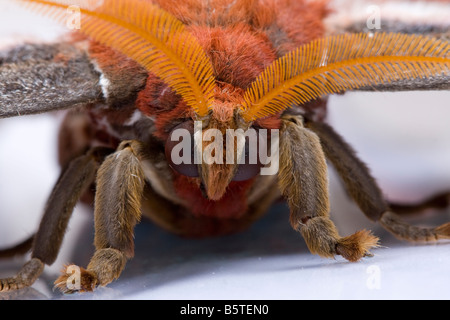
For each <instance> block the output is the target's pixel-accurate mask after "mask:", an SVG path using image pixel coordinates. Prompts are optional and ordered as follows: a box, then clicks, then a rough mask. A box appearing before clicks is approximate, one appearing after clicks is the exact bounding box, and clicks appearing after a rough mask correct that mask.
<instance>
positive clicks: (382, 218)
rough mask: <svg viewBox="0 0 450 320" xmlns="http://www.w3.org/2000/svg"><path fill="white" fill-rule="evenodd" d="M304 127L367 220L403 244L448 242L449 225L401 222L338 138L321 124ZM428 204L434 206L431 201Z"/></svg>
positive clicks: (359, 163)
mask: <svg viewBox="0 0 450 320" xmlns="http://www.w3.org/2000/svg"><path fill="white" fill-rule="evenodd" d="M306 126H307V127H308V128H310V129H311V130H312V131H314V132H315V133H316V134H317V135H318V136H319V138H320V142H321V145H322V148H323V150H324V152H325V155H326V156H327V158H328V159H330V161H331V162H332V163H333V165H334V166H335V168H336V170H337V172H338V174H339V175H340V177H341V178H342V180H343V181H344V184H345V187H346V189H347V191H348V192H349V194H350V196H351V197H352V198H353V199H354V200H355V202H356V203H357V205H358V206H359V208H360V209H361V210H362V212H363V213H364V214H365V215H366V216H367V217H368V218H369V219H371V220H372V221H374V222H375V221H379V222H380V223H381V225H382V226H383V227H384V228H385V229H387V230H388V231H390V232H391V233H392V234H394V235H395V236H396V237H397V238H400V239H403V240H408V241H425V242H429V241H436V240H439V239H449V238H450V223H446V224H443V225H441V226H439V227H436V228H421V227H416V226H412V225H410V224H408V223H405V222H404V221H402V219H401V218H400V216H399V215H398V214H396V213H395V211H394V210H393V208H395V207H393V208H390V207H389V204H388V203H387V202H386V200H385V199H384V197H383V194H382V192H381V190H380V189H379V187H378V185H377V183H376V182H375V179H374V178H373V177H372V176H371V175H370V172H369V169H368V168H367V167H366V165H365V164H364V163H363V162H362V161H361V160H359V159H358V158H357V157H356V155H355V152H354V151H353V149H352V148H351V147H350V146H349V145H348V144H347V143H346V142H345V141H344V140H343V139H342V137H341V136H339V135H338V134H337V133H336V132H334V130H333V129H332V128H331V127H330V126H328V125H327V124H325V123H319V122H313V121H307V122H306ZM443 197H445V195H444V194H443V195H439V196H437V197H436V198H435V200H443ZM431 200H432V199H431ZM447 203H448V199H447ZM429 204H436V203H434V201H431V202H430V203H429Z"/></svg>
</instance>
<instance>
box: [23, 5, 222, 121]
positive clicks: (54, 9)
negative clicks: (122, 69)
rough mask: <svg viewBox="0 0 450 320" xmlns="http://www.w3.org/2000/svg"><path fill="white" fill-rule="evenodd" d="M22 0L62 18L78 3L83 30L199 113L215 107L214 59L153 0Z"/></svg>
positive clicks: (203, 113) (65, 17) (202, 114)
mask: <svg viewBox="0 0 450 320" xmlns="http://www.w3.org/2000/svg"><path fill="white" fill-rule="evenodd" d="M18 1H20V2H24V3H26V4H28V5H29V6H30V7H31V8H33V9H35V10H37V11H40V12H42V13H44V14H47V15H49V16H52V17H53V18H55V19H57V20H59V21H64V20H65V19H67V15H66V12H67V8H68V7H69V6H74V5H76V6H78V7H79V8H80V13H81V29H80V32H81V33H83V34H85V35H87V36H88V37H90V38H91V39H93V40H95V41H98V42H100V43H102V44H105V45H107V46H109V47H111V48H113V49H115V50H117V51H119V52H121V53H123V54H125V55H126V56H128V57H130V58H131V59H133V60H135V61H136V62H138V63H140V64H141V65H142V66H144V67H145V68H146V69H147V70H148V71H149V72H152V73H154V74H155V75H157V76H158V77H160V78H161V79H162V80H163V81H164V82H166V83H167V84H168V85H169V86H170V87H171V88H172V89H174V90H175V92H177V93H178V94H179V95H181V97H182V98H183V99H184V101H185V102H186V104H187V105H188V106H189V107H191V108H192V109H193V110H194V111H195V112H196V113H197V114H198V115H200V116H204V115H206V114H207V113H208V110H209V109H210V108H211V104H212V100H213V89H214V84H215V79H214V76H213V67H212V65H211V62H210V60H209V58H208V57H207V56H206V54H205V52H204V51H203V48H202V47H201V46H200V44H199V43H198V41H197V39H196V38H195V37H194V36H193V35H192V34H191V33H190V32H188V31H187V30H186V28H185V26H184V25H183V23H182V22H181V21H179V20H178V19H176V18H175V17H173V16H172V15H170V14H169V13H167V12H165V11H163V10H162V9H160V8H159V7H157V6H155V5H153V4H151V3H150V2H148V1H140V0H108V1H107V3H105V4H104V5H98V3H99V1H98V0H96V1H93V0H70V1H68V0H60V1H47V0H18ZM100 3H101V1H100ZM96 4H97V5H96Z"/></svg>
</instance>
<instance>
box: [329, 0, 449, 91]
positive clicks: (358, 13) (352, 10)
mask: <svg viewBox="0 0 450 320" xmlns="http://www.w3.org/2000/svg"><path fill="white" fill-rule="evenodd" d="M330 9H331V13H330V15H329V16H328V18H327V19H326V21H325V24H326V30H327V33H328V34H340V33H360V32H365V33H366V32H386V33H388V32H396V33H407V34H422V35H429V36H431V37H435V38H437V39H439V40H442V41H449V40H450V1H449V0H435V1H409V0H389V1H385V0H332V1H331V2H330ZM449 89H450V70H447V71H446V72H444V73H442V74H441V75H439V76H433V77H427V78H419V79H415V80H414V81H395V82H392V83H389V84H383V85H375V86H370V87H362V88H359V89H358V90H360V91H412V90H449Z"/></svg>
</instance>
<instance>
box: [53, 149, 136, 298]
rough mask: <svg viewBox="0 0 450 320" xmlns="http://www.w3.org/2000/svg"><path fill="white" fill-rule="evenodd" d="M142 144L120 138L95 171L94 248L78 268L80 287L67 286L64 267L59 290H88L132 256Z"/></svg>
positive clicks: (113, 276) (111, 277) (103, 282)
mask: <svg viewBox="0 0 450 320" xmlns="http://www.w3.org/2000/svg"><path fill="white" fill-rule="evenodd" d="M143 149H144V146H143V145H142V144H141V143H140V142H137V141H124V142H122V143H121V144H120V146H119V148H118V149H117V151H116V152H115V153H113V154H111V155H110V156H108V157H107V158H106V159H105V161H104V162H103V164H102V165H101V167H100V169H99V170H98V174H97V191H96V197H95V247H96V251H95V253H94V256H93V257H92V258H91V261H90V263H89V265H88V267H87V269H83V268H80V270H81V274H80V277H81V279H80V287H79V288H72V287H71V286H68V281H69V279H70V277H71V275H72V273H70V272H68V270H66V271H65V272H64V273H63V275H62V276H60V277H59V278H58V279H57V280H56V282H55V285H56V286H57V287H58V288H59V289H60V290H61V291H63V292H72V291H92V290H94V288H95V287H96V286H98V285H101V286H105V285H107V284H108V283H110V282H112V281H113V280H114V279H117V278H118V277H119V275H120V274H121V272H122V270H123V268H124V267H125V263H126V260H127V259H130V258H132V257H133V256H134V241H133V234H134V226H135V225H136V223H137V222H138V221H139V220H140V217H141V198H142V195H143V191H144V186H145V176H144V172H143V169H142V167H141V163H140V161H141V157H142V155H143V151H142V150H143Z"/></svg>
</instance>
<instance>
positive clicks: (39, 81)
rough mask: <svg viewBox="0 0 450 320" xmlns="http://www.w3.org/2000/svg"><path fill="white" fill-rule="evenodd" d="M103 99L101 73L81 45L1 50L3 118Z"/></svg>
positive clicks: (0, 85) (31, 45)
mask: <svg viewBox="0 0 450 320" xmlns="http://www.w3.org/2000/svg"><path fill="white" fill-rule="evenodd" d="M103 100H104V98H103V93H102V88H101V85H100V73H99V72H98V71H97V70H96V68H95V66H94V65H93V64H92V63H91V61H90V59H89V55H88V53H87V52H86V50H85V49H83V48H82V47H81V46H77V45H75V44H72V43H59V44H25V45H21V46H19V47H15V48H13V49H10V50H8V51H4V52H1V53H0V118H7V117H14V116H19V115H28V114H37V113H43V112H49V111H54V110H61V109H67V108H71V107H74V106H77V105H80V104H86V103H96V102H101V101H103Z"/></svg>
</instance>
